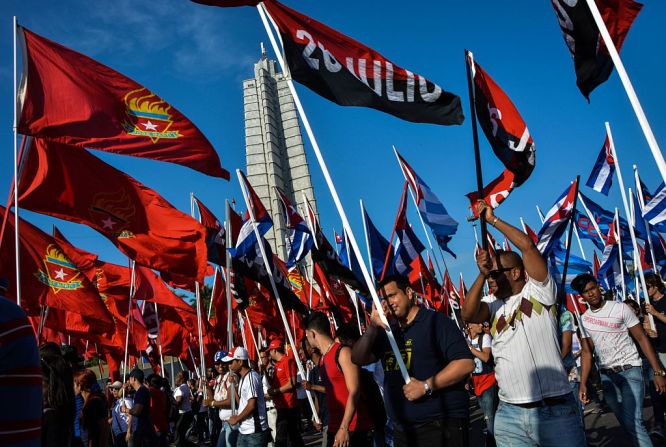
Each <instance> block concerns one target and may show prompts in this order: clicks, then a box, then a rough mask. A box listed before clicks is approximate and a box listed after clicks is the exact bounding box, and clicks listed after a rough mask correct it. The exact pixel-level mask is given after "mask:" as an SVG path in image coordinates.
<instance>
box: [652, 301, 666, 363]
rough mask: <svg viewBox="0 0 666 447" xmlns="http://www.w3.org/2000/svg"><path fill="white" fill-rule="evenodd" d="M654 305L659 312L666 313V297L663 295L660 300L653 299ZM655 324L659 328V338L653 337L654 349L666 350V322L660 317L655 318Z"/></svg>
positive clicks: (658, 350)
mask: <svg viewBox="0 0 666 447" xmlns="http://www.w3.org/2000/svg"><path fill="white" fill-rule="evenodd" d="M652 307H654V308H655V310H657V312H661V313H662V314H666V297H662V298H661V299H660V300H659V301H657V300H653V301H652ZM654 326H655V328H656V329H657V338H654V339H652V340H653V341H652V343H653V344H654V349H655V350H656V351H657V352H666V324H665V323H663V322H662V321H661V320H660V319H658V318H655V319H654Z"/></svg>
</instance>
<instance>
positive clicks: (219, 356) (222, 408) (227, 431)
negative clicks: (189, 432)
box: [206, 351, 238, 447]
mask: <svg viewBox="0 0 666 447" xmlns="http://www.w3.org/2000/svg"><path fill="white" fill-rule="evenodd" d="M225 358H227V352H226V351H218V352H216V353H215V357H214V358H213V362H214V363H213V364H214V366H215V369H216V370H217V372H218V376H217V378H216V379H215V385H214V387H213V398H212V399H211V400H210V401H207V403H206V404H207V405H208V407H209V408H212V409H213V410H218V415H219V418H218V419H217V420H218V421H221V422H222V430H221V431H220V433H219V437H218V438H217V443H216V444H215V445H216V446H217V447H235V446H236V440H237V439H238V428H237V427H233V426H232V425H230V424H229V418H230V417H231V415H232V412H231V396H232V390H233V388H232V383H238V380H237V377H236V374H234V373H233V372H231V371H229V363H228V361H231V359H230V358H229V359H228V360H225ZM218 415H216V416H218ZM211 445H212V444H211Z"/></svg>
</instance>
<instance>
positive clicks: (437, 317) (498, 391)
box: [0, 204, 666, 447]
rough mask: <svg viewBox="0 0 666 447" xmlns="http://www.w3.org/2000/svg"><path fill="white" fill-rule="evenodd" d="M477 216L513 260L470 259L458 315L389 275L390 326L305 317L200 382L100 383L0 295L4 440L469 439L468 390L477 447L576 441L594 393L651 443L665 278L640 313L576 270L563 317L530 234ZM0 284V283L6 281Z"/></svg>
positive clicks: (136, 378) (375, 317) (376, 318)
mask: <svg viewBox="0 0 666 447" xmlns="http://www.w3.org/2000/svg"><path fill="white" fill-rule="evenodd" d="M483 208H485V205H484V204H481V205H480V209H479V211H480V214H481V215H483V212H484V209H483ZM485 219H486V220H487V222H488V223H489V224H490V225H492V226H493V227H495V229H496V230H497V231H499V232H501V233H503V234H504V235H505V236H506V237H507V239H508V240H509V241H510V242H511V243H512V244H513V245H514V246H515V247H516V248H517V249H518V250H519V251H520V255H519V254H518V253H517V252H511V251H498V252H496V253H495V254H494V256H493V257H491V256H490V255H489V254H488V253H487V252H485V251H482V252H480V253H479V255H478V257H477V264H478V270H479V273H478V276H477V278H476V280H475V281H474V284H473V285H472V286H471V288H470V290H469V292H468V294H467V296H466V299H465V302H464V305H463V307H462V311H461V313H460V315H459V316H455V318H450V317H448V316H446V315H444V314H443V313H441V312H435V311H433V310H430V309H427V308H425V307H423V306H421V305H420V304H419V298H418V296H417V295H416V293H415V292H414V291H413V290H412V289H411V288H410V286H409V283H408V281H407V280H406V279H405V278H402V277H400V276H389V277H386V278H384V279H383V280H382V281H381V282H380V283H379V286H378V287H379V290H380V292H381V296H382V297H383V300H382V307H383V312H384V313H385V315H387V316H388V317H389V320H390V328H389V327H387V326H386V325H385V324H384V323H383V322H382V321H383V320H382V318H381V317H380V313H379V312H378V310H377V309H376V308H373V309H372V313H371V316H370V323H369V324H368V325H367V327H366V329H365V331H364V332H363V334H362V335H361V334H359V331H358V329H357V327H356V326H355V325H343V326H341V327H339V328H337V330H336V331H335V333H334V331H333V330H332V322H331V320H330V319H329V317H328V316H327V315H326V314H324V313H321V312H314V313H311V314H310V315H308V316H307V317H306V318H305V321H304V324H303V327H304V329H305V337H304V338H303V340H302V341H301V344H300V345H299V346H298V347H297V349H292V348H290V347H289V346H288V345H285V342H284V341H283V340H282V339H280V338H274V339H272V340H270V341H269V343H268V344H267V345H266V346H265V347H264V348H263V349H261V352H260V356H259V361H258V364H255V363H254V362H251V361H250V356H249V355H248V352H247V350H246V349H245V348H243V347H234V348H232V349H231V350H229V351H228V352H224V351H220V352H217V353H216V354H215V357H214V364H213V367H211V368H209V369H208V371H207V372H206V377H205V378H202V379H198V380H194V379H189V377H188V374H187V371H182V372H180V373H178V374H177V376H176V377H175V387H174V389H171V387H170V383H169V379H168V378H165V377H161V376H159V375H157V374H150V375H148V376H145V375H144V372H143V371H142V370H140V369H138V368H135V369H133V370H131V371H130V372H129V374H128V378H127V381H126V382H125V383H121V382H120V381H116V382H113V383H107V385H106V387H105V388H102V387H101V386H100V385H99V383H98V381H97V378H96V376H95V374H94V373H93V372H92V370H90V369H85V368H83V363H82V358H81V356H80V355H79V354H78V353H77V352H76V351H75V350H74V349H73V348H72V347H69V346H64V347H60V346H58V345H56V344H54V343H47V344H45V345H42V346H41V347H40V348H39V349H38V348H37V346H36V344H35V339H34V334H33V333H32V329H31V327H30V326H29V323H27V319H26V318H25V314H23V312H22V311H21V310H20V309H19V308H18V307H16V306H15V305H14V304H13V303H11V302H10V301H9V300H6V299H4V298H3V299H0V305H1V306H2V309H0V310H1V312H0V328H1V329H2V330H1V331H0V360H1V361H0V377H3V379H2V380H0V392H1V393H2V396H3V400H4V401H5V403H6V404H5V405H3V406H1V408H2V410H0V413H3V412H11V416H12V417H10V416H8V415H9V414H10V413H5V414H0V422H1V423H2V425H0V441H2V442H0V443H1V444H2V445H12V446H14V445H15V446H33V445H40V442H41V445H43V446H45V447H50V446H58V447H61V446H74V447H82V446H85V447H98V446H99V447H104V446H111V445H113V446H115V447H125V446H133V447H143V446H151V447H153V446H154V447H157V446H160V447H162V446H167V445H170V443H173V444H175V445H176V446H178V447H181V446H191V445H196V444H195V443H194V442H193V441H192V440H193V439H196V440H197V443H198V444H199V445H201V444H207V445H212V446H217V447H227V446H229V447H234V446H238V447H247V446H267V445H269V444H273V445H275V446H276V447H282V446H287V445H291V446H293V447H299V446H303V445H304V442H303V434H304V433H307V432H313V433H314V432H321V433H322V434H323V440H322V446H335V447H348V446H352V447H355V446H384V445H393V446H395V447H403V446H436V445H445V446H468V445H470V401H471V399H470V396H471V395H474V396H475V397H476V400H477V402H478V405H479V407H480V408H481V410H482V412H483V414H484V419H485V424H484V425H485V429H484V433H485V436H484V437H485V443H486V445H500V446H523V445H525V446H536V445H540V446H555V445H566V446H585V445H586V436H585V424H584V420H583V415H584V412H585V405H586V404H588V403H589V402H590V401H592V400H595V401H596V402H597V403H598V404H600V405H601V403H602V402H604V403H605V405H607V407H608V408H610V410H611V411H612V412H613V413H614V414H615V416H616V417H617V420H618V421H619V423H620V425H621V427H622V428H623V429H624V430H625V431H626V433H627V435H628V436H629V437H630V438H631V439H632V441H633V443H634V444H635V445H637V446H641V447H644V446H651V445H652V440H651V437H650V435H652V436H653V437H658V438H663V437H664V432H663V430H664V425H663V424H664V410H665V409H666V407H665V406H664V397H663V394H662V393H664V391H666V372H665V371H664V366H663V365H664V364H665V363H666V315H665V314H664V312H666V300H664V299H663V297H664V292H665V288H664V284H663V282H662V280H661V278H660V277H659V276H658V275H655V274H648V275H646V282H647V292H648V295H649V297H650V301H651V304H646V305H645V306H643V307H641V306H640V305H639V304H638V303H636V302H635V301H633V300H631V299H627V300H625V301H620V300H615V299H613V298H610V299H607V297H606V296H605V294H604V292H603V291H602V289H601V288H600V286H599V284H598V283H597V280H596V279H595V277H594V276H592V275H590V274H582V275H579V276H577V277H576V278H575V279H574V280H573V281H572V283H571V286H572V287H573V288H574V289H575V290H576V291H578V293H579V294H580V296H581V297H582V299H583V300H584V301H585V302H586V303H587V307H588V309H587V310H586V311H585V312H583V313H582V315H573V314H572V313H570V312H569V311H567V310H566V309H565V308H563V307H560V302H558V297H557V286H556V284H555V283H554V280H553V278H552V277H551V276H550V274H549V272H548V269H547V266H546V263H545V262H544V260H543V258H542V257H541V255H540V254H539V251H538V250H537V249H536V247H535V246H534V244H533V242H532V241H531V239H530V238H529V237H528V236H527V235H526V234H525V233H523V232H522V231H520V230H518V229H517V228H516V227H514V226H512V225H510V224H508V223H506V222H504V221H503V220H501V219H499V218H498V217H496V216H495V215H494V213H493V211H492V209H490V208H487V209H485ZM0 285H1V286H2V288H1V289H0V291H2V289H5V290H6V287H7V283H6V281H3V282H2V284H0ZM486 286H487V292H484V287H486ZM396 349H397V350H399V352H400V353H401V357H402V362H401V361H400V359H397V358H396V356H395V352H396ZM296 356H299V357H300V359H301V360H302V361H303V363H304V364H305V365H306V368H305V370H306V372H305V377H301V375H300V373H298V372H297V367H296V358H295V357H296ZM401 363H402V364H404V367H405V368H406V371H407V372H408V374H409V380H408V381H406V380H405V377H404V375H403V369H402V366H403V365H402V364H401ZM28 373H32V374H28ZM37 377H38V378H39V379H38V380H37ZM646 390H647V393H649V395H650V400H651V402H652V406H653V409H654V422H653V424H652V425H651V427H650V428H651V430H650V433H648V429H647V427H646V424H645V423H644V420H643V401H644V397H645V394H646ZM40 395H41V405H39V403H40V402H37V405H36V403H35V402H34V401H35V400H37V399H38V396H40ZM9 402H12V403H14V404H15V405H8V404H7V403H9ZM35 408H37V410H35ZM17 418H18V419H17ZM8 420H13V421H14V422H13V424H14V425H13V426H12V427H10V426H9V425H8V423H7V422H6V421H8ZM36 420H38V421H40V423H39V424H38V425H39V426H38V427H31V426H30V423H31V422H32V423H33V424H34V421H36ZM12 428H14V429H13V430H12ZM35 430H36V433H37V434H40V435H39V437H35Z"/></svg>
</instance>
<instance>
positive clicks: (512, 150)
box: [467, 53, 535, 214]
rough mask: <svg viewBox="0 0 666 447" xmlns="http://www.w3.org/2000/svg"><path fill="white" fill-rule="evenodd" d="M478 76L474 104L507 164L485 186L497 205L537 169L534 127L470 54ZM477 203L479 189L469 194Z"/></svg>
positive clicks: (487, 197)
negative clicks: (530, 125) (532, 130)
mask: <svg viewBox="0 0 666 447" xmlns="http://www.w3.org/2000/svg"><path fill="white" fill-rule="evenodd" d="M468 57H469V59H470V60H469V63H470V64H471V67H472V75H473V77H474V108H475V110H476V115H477V118H478V121H479V125H480V126H481V129H483V133H484V134H485V135H486V138H487V139H488V142H489V143H490V146H491V147H492V148H493V152H494V153H495V155H496V156H497V158H498V159H499V160H500V161H501V162H502V164H503V165H504V166H505V168H506V169H505V170H504V172H502V174H500V176H499V177H498V178H496V179H495V180H493V181H492V182H490V184H488V185H487V186H485V187H484V189H483V192H482V194H483V197H481V199H483V200H485V201H486V203H488V204H489V205H491V206H492V207H493V208H495V207H497V206H498V205H499V204H500V203H501V202H502V201H503V200H504V199H506V198H507V196H508V195H509V193H510V192H511V191H512V190H513V188H515V187H517V186H520V185H522V184H523V183H524V182H525V180H527V179H528V178H529V176H530V175H531V174H532V171H533V170H534V164H535V147H534V141H533V140H532V137H531V136H530V131H529V130H528V129H527V125H526V124H525V121H523V118H522V117H521V116H520V113H519V112H518V110H517V109H516V106H514V105H513V103H512V102H511V100H510V99H509V97H508V96H507V95H506V93H504V92H503V91H502V89H501V88H500V87H499V86H498V85H497V83H495V81H494V80H493V79H492V78H491V77H490V76H489V75H488V73H486V71H485V70H484V69H483V68H481V66H480V65H479V64H477V63H476V61H474V60H473V58H472V54H471V53H469V54H468ZM467 197H468V198H469V199H470V201H471V202H472V209H473V210H474V213H475V214H476V207H475V206H474V204H475V203H476V201H477V200H478V199H479V197H478V194H477V192H473V193H470V194H467Z"/></svg>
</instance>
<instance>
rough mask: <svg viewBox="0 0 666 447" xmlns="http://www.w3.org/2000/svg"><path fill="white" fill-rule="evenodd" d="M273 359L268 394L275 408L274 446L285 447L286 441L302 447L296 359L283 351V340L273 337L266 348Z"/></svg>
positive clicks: (293, 446) (296, 446) (294, 446)
mask: <svg viewBox="0 0 666 447" xmlns="http://www.w3.org/2000/svg"><path fill="white" fill-rule="evenodd" d="M266 350H267V351H268V355H269V356H270V358H271V360H272V361H273V365H274V366H275V372H274V374H273V378H272V381H271V382H270V388H269V389H268V395H269V396H270V397H271V399H272V400H273V403H274V404H275V408H276V409H277V422H276V435H275V447H286V446H287V441H289V442H290V443H291V446H292V447H303V446H304V445H305V444H303V438H302V437H301V432H300V429H299V419H300V412H299V409H298V399H297V397H296V360H294V357H293V353H292V355H286V354H285V352H284V341H283V340H282V339H281V338H274V339H273V340H271V342H270V343H269V344H268V347H267V348H266Z"/></svg>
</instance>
